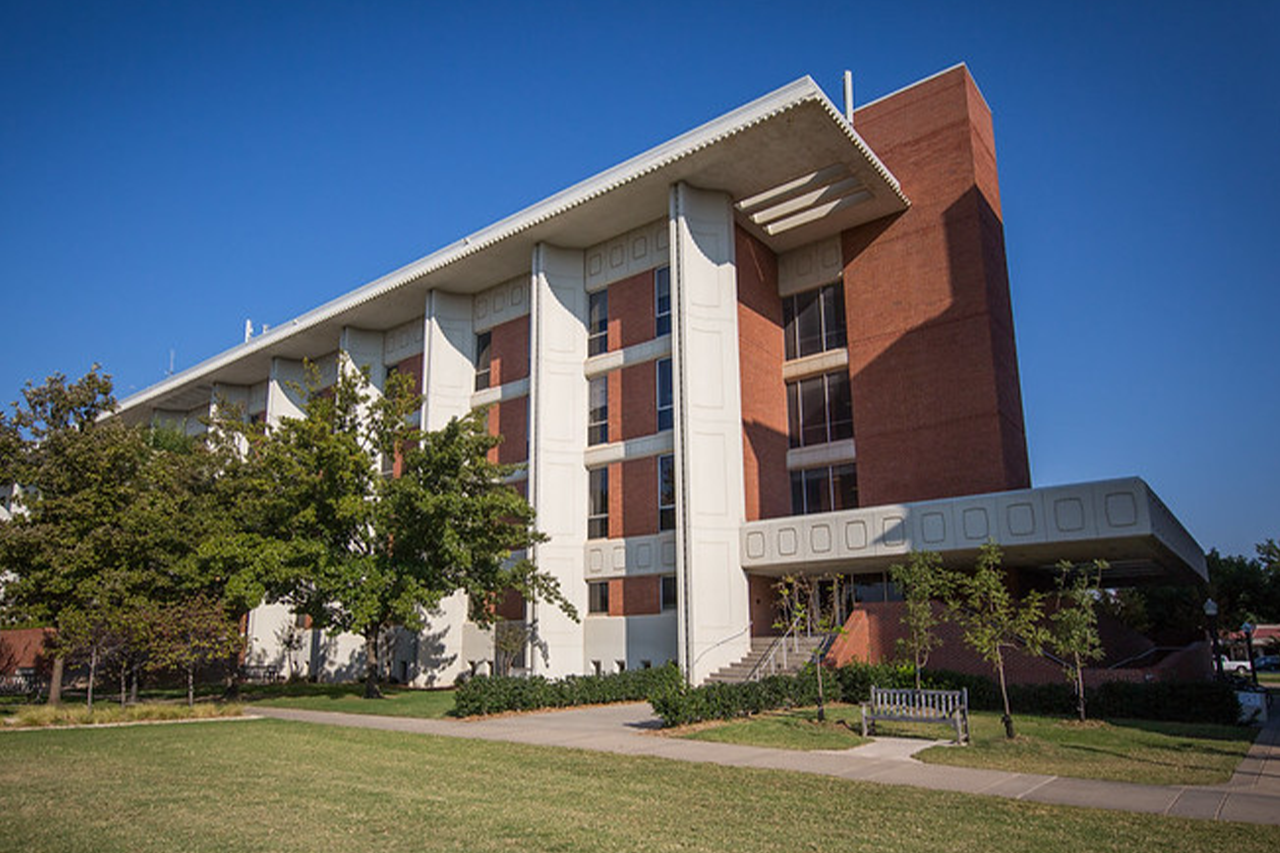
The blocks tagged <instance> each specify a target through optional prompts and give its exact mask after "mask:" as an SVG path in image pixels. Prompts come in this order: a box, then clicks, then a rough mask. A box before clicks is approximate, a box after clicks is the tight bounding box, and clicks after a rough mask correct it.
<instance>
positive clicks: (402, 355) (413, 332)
mask: <svg viewBox="0 0 1280 853" xmlns="http://www.w3.org/2000/svg"><path fill="white" fill-rule="evenodd" d="M424 331H425V318H423V317H415V318H414V319H412V320H410V321H409V322H407V323H401V324H400V325H399V326H396V327H395V328H394V329H388V330H387V331H386V333H385V334H384V335H383V345H382V347H383V348H382V363H383V364H388V365H390V364H399V363H400V362H402V361H404V360H405V359H406V358H411V357H413V356H415V355H421V353H422V347H423V342H424V340H425V339H426V336H425V334H424Z"/></svg>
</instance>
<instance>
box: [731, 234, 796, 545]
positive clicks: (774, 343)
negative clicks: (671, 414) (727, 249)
mask: <svg viewBox="0 0 1280 853" xmlns="http://www.w3.org/2000/svg"><path fill="white" fill-rule="evenodd" d="M735 242H736V247H737V248H736V251H737V265H738V364H739V370H740V376H741V383H742V458H743V481H744V486H745V492H746V513H747V521H758V520H759V519H762V518H778V517H779V516H784V515H790V514H791V481H790V479H789V476H788V474H787V388H786V385H785V384H784V383H783V381H782V362H783V360H784V358H785V350H784V349H783V340H782V298H781V297H780V296H778V259H777V257H776V256H775V255H774V254H773V252H771V251H770V250H769V248H768V247H767V246H765V245H764V244H763V243H761V242H760V241H759V240H757V239H756V238H754V237H752V236H751V235H749V234H747V233H746V232H745V231H743V230H742V229H741V228H736V229H735Z"/></svg>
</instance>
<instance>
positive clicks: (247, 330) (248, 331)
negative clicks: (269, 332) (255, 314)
mask: <svg viewBox="0 0 1280 853" xmlns="http://www.w3.org/2000/svg"><path fill="white" fill-rule="evenodd" d="M252 337H253V321H252V320H245V321H244V341H245V343H248V342H249V338H252Z"/></svg>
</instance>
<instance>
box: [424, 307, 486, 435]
mask: <svg viewBox="0 0 1280 853" xmlns="http://www.w3.org/2000/svg"><path fill="white" fill-rule="evenodd" d="M425 323H426V329H425V332H424V335H425V345H424V351H423V362H424V363H423V373H422V375H423V382H422V393H423V398H424V400H423V411H424V414H425V419H424V421H423V424H424V426H425V428H426V429H428V430H437V429H441V428H442V427H444V426H445V425H446V424H447V423H449V421H450V420H452V419H453V418H458V417H462V416H463V415H465V414H466V413H467V412H469V411H470V410H471V394H472V392H473V391H474V390H475V382H476V368H475V345H476V341H475V332H474V331H472V327H471V297H469V296H459V295H457V294H453V293H445V292H443V291H439V290H433V291H431V292H430V293H429V294H427V304H426V320H425Z"/></svg>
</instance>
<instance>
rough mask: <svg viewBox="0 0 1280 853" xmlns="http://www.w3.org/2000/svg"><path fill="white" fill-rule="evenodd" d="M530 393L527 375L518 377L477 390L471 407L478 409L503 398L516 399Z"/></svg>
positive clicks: (498, 401)
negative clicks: (521, 377) (522, 377)
mask: <svg viewBox="0 0 1280 853" xmlns="http://www.w3.org/2000/svg"><path fill="white" fill-rule="evenodd" d="M528 393H529V378H528V377H527V376H526V377H525V378H524V379H517V380H516V381H515V382H505V383H503V384H502V385H498V386H496V387H493V388H485V389H483V390H481V391H477V392H475V393H474V394H472V395H471V408H473V409H478V408H480V407H481V406H490V405H493V404H494V403H500V402H502V401H503V400H514V399H516V398H517V397H523V396H525V395H526V394H528Z"/></svg>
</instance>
